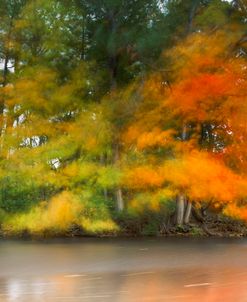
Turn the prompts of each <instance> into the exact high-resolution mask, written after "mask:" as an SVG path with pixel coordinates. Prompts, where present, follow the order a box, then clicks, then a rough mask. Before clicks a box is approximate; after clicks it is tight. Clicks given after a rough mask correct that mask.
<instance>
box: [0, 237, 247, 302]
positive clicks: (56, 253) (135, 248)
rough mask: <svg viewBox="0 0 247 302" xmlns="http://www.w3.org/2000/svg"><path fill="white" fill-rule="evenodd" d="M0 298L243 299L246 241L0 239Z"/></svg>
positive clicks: (106, 301) (112, 301) (26, 301)
mask: <svg viewBox="0 0 247 302" xmlns="http://www.w3.org/2000/svg"><path fill="white" fill-rule="evenodd" d="M0 301H1V302H8V301H18V302H36V301H44V302H51V301H52V302H56V301H66V302H67V301H68V302H72V301H75V302H77V301H85V302H88V301H100V302H132V301H133V302H134V301H135V302H145V301H147V302H148V301H168V302H170V301H171V302H173V301H175V302H177V301H178V302H180V301H181V302H198V301H199V302H211V301H214V302H220V301H222V302H232V301H234V302H238V301H239V302H245V301H247V240H246V239H207V238H205V239H191V238H158V239H152V238H145V239H91V238H89V239H85V238H82V239H66V240H58V239H56V240H48V241H31V240H30V241H17V240H14V241H9V240H1V241H0Z"/></svg>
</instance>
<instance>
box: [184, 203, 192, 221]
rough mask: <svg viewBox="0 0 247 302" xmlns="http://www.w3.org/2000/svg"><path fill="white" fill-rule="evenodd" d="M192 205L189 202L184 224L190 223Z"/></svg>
mask: <svg viewBox="0 0 247 302" xmlns="http://www.w3.org/2000/svg"><path fill="white" fill-rule="evenodd" d="M191 209H192V204H191V202H189V201H188V200H187V206H186V210H185V214H184V224H188V223H189V222H190V216H191Z"/></svg>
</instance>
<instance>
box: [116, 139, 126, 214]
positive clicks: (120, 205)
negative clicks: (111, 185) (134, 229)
mask: <svg viewBox="0 0 247 302" xmlns="http://www.w3.org/2000/svg"><path fill="white" fill-rule="evenodd" d="M114 151H115V155H114V162H115V164H116V165H119V158H120V155H119V144H118V143H117V144H116V145H115V150H114ZM116 208H117V211H118V212H121V211H123V209H124V200H123V192H122V189H121V188H120V187H118V188H117V189H116Z"/></svg>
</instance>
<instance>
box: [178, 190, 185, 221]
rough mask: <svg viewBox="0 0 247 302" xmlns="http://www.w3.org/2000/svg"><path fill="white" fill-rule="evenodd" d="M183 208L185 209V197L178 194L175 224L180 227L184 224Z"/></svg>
mask: <svg viewBox="0 0 247 302" xmlns="http://www.w3.org/2000/svg"><path fill="white" fill-rule="evenodd" d="M184 207H185V197H184V195H182V194H180V195H178V197H177V212H176V224H177V225H182V224H183V223H184Z"/></svg>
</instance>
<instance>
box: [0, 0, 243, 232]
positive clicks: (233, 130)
mask: <svg viewBox="0 0 247 302" xmlns="http://www.w3.org/2000/svg"><path fill="white" fill-rule="evenodd" d="M246 20H247V1H246V0H233V1H224V0H131V1H127V0H100V1H99V0H0V24H1V27H0V233H1V236H25V235H33V236H35V235H37V236H60V235H63V236H64V235H65V236H77V235H78V236H81V235H85V236H91V235H93V236H116V235H121V234H122V235H170V234H173V235H176V234H184V235H186V234H190V235H203V234H204V235H213V234H214V233H220V231H221V229H220V228H219V226H221V228H222V229H224V230H225V229H226V230H227V232H228V233H229V234H234V233H238V234H240V235H241V236H242V235H247V227H246V225H245V221H246V220H247V140H246V135H247V22H246Z"/></svg>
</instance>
